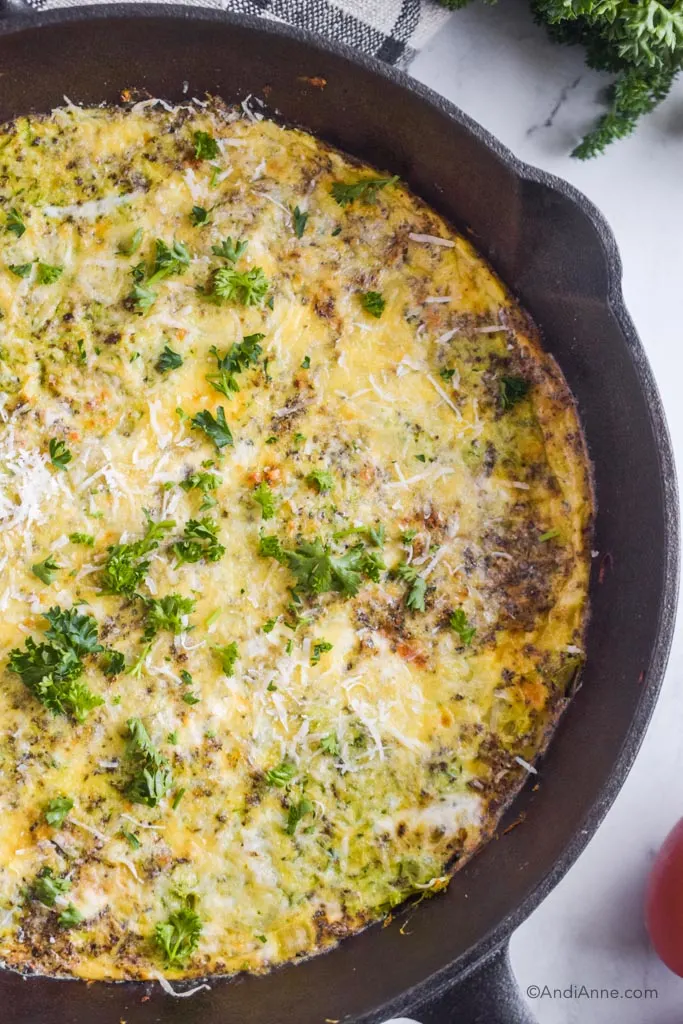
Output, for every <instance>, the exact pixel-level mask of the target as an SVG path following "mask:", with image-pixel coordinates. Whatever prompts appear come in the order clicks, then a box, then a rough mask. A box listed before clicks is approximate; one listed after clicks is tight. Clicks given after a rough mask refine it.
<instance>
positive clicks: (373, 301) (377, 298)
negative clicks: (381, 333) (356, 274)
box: [360, 292, 386, 320]
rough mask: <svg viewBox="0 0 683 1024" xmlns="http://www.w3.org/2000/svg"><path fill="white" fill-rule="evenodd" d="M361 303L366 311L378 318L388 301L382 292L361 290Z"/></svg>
mask: <svg viewBox="0 0 683 1024" xmlns="http://www.w3.org/2000/svg"><path fill="white" fill-rule="evenodd" d="M360 304H361V306H362V307H363V309H364V310H365V312H366V313H369V314H370V316H374V317H376V318H377V319H378V320H379V318H380V317H381V315H382V313H383V312H384V309H385V307H386V301H385V299H384V298H383V297H382V294H381V293H380V292H361V296H360Z"/></svg>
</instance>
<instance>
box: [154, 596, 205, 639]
mask: <svg viewBox="0 0 683 1024" xmlns="http://www.w3.org/2000/svg"><path fill="white" fill-rule="evenodd" d="M196 603H197V602H196V601H195V600H194V598H192V597H182V595H181V594H167V595H166V596H165V597H160V598H150V599H149V600H148V601H147V607H146V625H145V632H144V634H143V639H144V640H151V639H152V638H153V637H155V636H156V635H157V633H159V632H160V631H161V630H168V631H169V633H173V634H174V635H175V636H177V635H178V633H182V631H183V630H184V629H185V628H186V627H185V625H184V624H183V618H184V616H186V615H189V614H190V613H191V612H193V611H194V607H195V605H196Z"/></svg>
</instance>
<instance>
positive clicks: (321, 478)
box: [306, 469, 334, 494]
mask: <svg viewBox="0 0 683 1024" xmlns="http://www.w3.org/2000/svg"><path fill="white" fill-rule="evenodd" d="M306 483H307V484H310V486H311V487H315V489H316V490H317V492H318V494H329V493H330V491H331V490H332V488H333V487H334V477H333V476H332V474H331V473H330V472H328V470H326V469H312V470H311V471H310V473H309V474H308V476H307V477H306Z"/></svg>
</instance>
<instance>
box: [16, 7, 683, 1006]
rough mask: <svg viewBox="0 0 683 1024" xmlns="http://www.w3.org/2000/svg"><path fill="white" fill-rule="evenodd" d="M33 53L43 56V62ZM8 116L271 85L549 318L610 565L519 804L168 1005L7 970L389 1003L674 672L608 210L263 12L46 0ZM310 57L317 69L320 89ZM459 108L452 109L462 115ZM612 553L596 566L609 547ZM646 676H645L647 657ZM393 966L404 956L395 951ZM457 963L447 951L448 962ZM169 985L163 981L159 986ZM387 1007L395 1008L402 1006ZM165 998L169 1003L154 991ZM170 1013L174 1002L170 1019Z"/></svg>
mask: <svg viewBox="0 0 683 1024" xmlns="http://www.w3.org/2000/svg"><path fill="white" fill-rule="evenodd" d="M36 55H39V58H40V59H39V60H36ZM0 73H1V74H2V90H0V118H1V119H2V120H5V119H8V118H10V117H14V116H16V115H17V114H19V113H24V112H27V111H29V110H36V111H41V110H46V109H49V108H50V107H52V106H55V105H58V104H59V103H60V102H62V97H63V94H64V93H66V94H67V95H68V96H69V97H70V99H72V100H73V101H76V102H85V103H97V102H101V101H103V100H107V101H115V100H116V98H117V96H118V94H119V92H120V89H121V88H122V87H125V86H132V87H138V88H146V89H147V90H148V91H149V92H150V93H152V94H156V95H163V96H165V97H167V98H169V99H171V100H180V99H181V98H182V83H183V81H188V82H189V91H190V94H191V95H201V94H202V93H203V92H205V91H210V92H217V93H220V94H221V95H223V96H224V97H225V98H226V99H233V98H241V97H242V96H244V95H246V94H247V93H249V92H254V93H257V94H262V93H263V90H264V86H270V87H271V89H272V91H271V92H270V94H269V103H270V105H271V107H272V108H273V109H275V110H277V111H279V112H280V113H281V115H282V116H283V117H284V118H285V119H287V120H291V121H294V122H298V123H301V124H303V125H304V126H306V127H307V128H309V129H310V130H312V131H313V132H315V133H317V134H319V135H320V136H322V137H323V138H326V139H328V140H329V141H331V142H332V143H334V144H336V145H338V146H340V147H341V148H342V149H345V150H347V151H348V152H350V153H354V154H357V155H358V156H360V157H362V158H364V159H366V160H369V161H370V162H372V163H374V164H376V165H378V166H387V167H390V168H392V169H393V170H395V171H396V172H397V173H399V174H400V175H401V176H402V177H403V178H405V180H406V181H407V182H408V183H409V184H410V185H411V187H412V188H413V189H414V190H415V192H417V194H418V195H421V196H422V197H423V198H424V199H425V200H426V201H427V202H428V203H430V204H431V205H433V206H434V207H435V208H436V209H438V210H439V211H440V212H442V213H444V214H445V215H446V216H448V217H449V218H450V219H451V220H452V221H454V223H455V224H456V225H457V226H459V227H460V228H461V229H462V228H464V229H465V230H467V229H469V232H470V234H471V235H472V238H473V241H474V243H475V245H476V246H477V247H478V248H479V249H480V251H481V252H483V254H484V255H486V256H487V257H488V258H489V259H490V261H491V262H492V264H493V266H494V267H495V269H496V271H497V272H498V273H499V274H500V276H501V278H502V279H503V280H504V281H505V283H506V284H507V285H508V286H509V287H510V288H511V290H512V291H513V292H514V293H515V294H516V295H517V296H518V297H519V298H520V300H521V301H522V303H523V304H524V305H525V306H526V307H527V309H529V311H530V313H531V314H532V316H533V317H534V319H535V320H536V322H537V323H538V324H539V325H540V326H541V328H542V329H543V331H544V333H545V344H546V346H547V348H548V349H549V350H550V351H551V352H552V353H553V354H554V355H555V356H556V358H557V359H558V361H559V363H560V365H561V367H562V369H563V371H564V373H565V375H566V377H567V380H568V382H569V385H570V387H571V388H572V390H573V392H574V394H575V396H576V397H577V399H578V403H579V408H580V412H581V415H582V420H583V424H584V429H585V432H586V436H587V439H588V443H589V447H590V451H591V456H592V459H593V462H594V465H595V474H596V491H597V502H598V510H599V512H598V519H597V533H596V547H597V548H598V549H599V551H600V552H601V555H602V554H604V553H606V552H610V553H611V555H612V557H613V564H612V568H611V570H610V571H606V572H605V573H604V578H603V582H602V583H600V582H599V580H598V571H597V568H596V571H595V574H594V581H593V586H592V608H593V613H592V621H591V625H590V629H589V636H588V647H587V650H588V666H587V669H586V672H585V674H584V685H583V689H582V690H581V691H580V693H579V694H578V696H577V697H576V699H575V701H574V702H573V705H572V706H571V708H570V710H569V712H568V713H567V715H566V717H565V720H564V721H563V724H562V725H561V727H560V729H559V732H558V734H557V735H556V737H555V740H554V742H553V744H552V746H551V748H550V752H549V754H548V756H547V757H546V759H545V761H544V766H543V770H542V776H541V786H540V788H539V789H538V792H536V793H533V792H531V788H530V787H528V788H527V791H525V792H524V793H523V794H522V795H521V797H520V798H519V799H518V800H517V801H516V803H515V805H514V807H513V809H512V811H511V817H510V820H512V819H514V818H515V817H517V816H518V815H519V813H520V811H522V810H523V811H525V812H526V814H527V820H526V822H525V823H524V826H523V827H520V828H517V829H515V830H514V831H512V832H510V833H509V834H508V835H506V836H505V837H504V839H501V840H500V841H498V842H493V843H491V844H490V845H489V846H488V847H487V848H486V849H485V850H484V851H483V852H482V853H481V854H480V855H479V856H478V857H477V858H476V859H475V860H474V861H473V862H472V863H471V864H470V865H468V866H467V867H466V868H465V869H464V870H463V871H462V872H460V873H459V874H458V875H457V876H456V878H455V879H454V881H453V883H452V884H451V886H450V888H449V890H448V892H447V894H446V895H445V896H443V897H441V898H439V899H436V900H432V901H430V902H428V903H426V904H424V905H423V906H422V907H421V908H420V910H419V912H418V913H416V914H415V915H414V916H413V917H412V918H411V923H410V927H409V929H408V931H409V933H410V934H409V935H402V934H400V931H399V928H400V923H401V922H400V921H399V922H397V923H395V924H394V925H392V926H391V927H388V928H386V929H381V928H372V929H370V930H368V931H367V932H365V933H364V934H362V935H361V936H359V937H357V938H355V939H352V940H350V941H348V942H346V943H345V944H343V945H342V946H341V948H339V949H338V950H337V951H335V952H334V953H333V954H332V955H330V956H327V957H321V958H318V959H315V960H312V961H309V962H308V963H306V964H304V965H300V966H298V967H296V968H291V967H290V968H286V969H284V970H281V971H278V972H276V973H274V974H272V975H271V976H269V977H267V978H247V979H244V980H242V981H239V982H237V983H232V984H230V985H226V984H225V983H221V982H220V981H218V982H214V983H213V987H212V990H211V991H210V992H203V993H201V994H199V995H197V996H195V997H194V998H193V999H191V1000H190V1001H189V1002H181V1003H171V1002H169V1001H168V999H167V998H166V997H163V996H161V995H160V994H159V992H158V989H157V990H156V991H155V993H154V995H153V996H152V1000H151V1001H150V1002H146V1003H141V1002H140V1000H141V998H142V997H143V996H144V995H145V994H146V992H147V991H149V987H145V986H142V985H137V986H132V985H127V986H106V985H96V986H93V987H90V988H86V987H85V986H83V985H81V984H79V983H70V982H54V981H47V980H34V981H31V982H29V983H25V982H23V981H22V980H21V979H19V978H17V977H16V976H13V975H10V974H6V975H5V976H4V977H3V978H2V980H1V981H0V993H2V995H3V996H4V1000H3V1001H4V1004H5V1007H6V1008H7V1006H9V1007H10V1013H9V1017H8V1020H11V1021H13V1022H17V1024H19V1022H23V1021H29V1020H30V1021H31V1022H34V1021H38V1020H40V1021H41V1022H45V1024H51V1022H53V1021H54V1022H55V1024H56V1022H57V1021H59V1022H60V1024H65V1022H69V1021H74V1022H75V1021H83V1020H86V1019H93V1018H94V1017H95V1015H96V1014H97V1013H100V1012H101V1013H104V1019H106V1020H110V1019H111V1020H118V1019H119V1018H118V1017H117V1016H116V1015H117V1014H120V1015H121V1016H122V1017H123V1018H124V1019H126V1020H127V1021H128V1024H135V1022H138V1021H140V1022H141V1021H143V1020H144V1021H146V1022H147V1021H150V1020H155V1019H163V1020H168V1021H172V1020H175V1019H178V1020H181V1019H182V1020H183V1021H186V1022H192V1021H194V1020H196V1021H200V1020H201V1021H202V1024H212V1022H213V1021H216V1022H218V1021H219V1020H220V1021H221V1022H222V1024H223V1022H224V1024H230V1022H232V1021H235V1022H237V1021H240V1022H243V1021H252V1020H253V1021H255V1020H265V1021H268V1022H271V1021H287V1020H290V1019H291V1020H292V1021H294V1020H297V1021H298V1022H302V1024H306V1022H308V1021H311V1022H312V1021H320V1020H324V1019H325V1018H329V1019H340V1018H342V1017H344V1018H348V1017H351V1018H354V1019H363V1020H381V1019H383V1018H384V1017H386V1016H388V1015H389V1006H390V1007H391V1010H392V1011H397V1010H398V1009H399V1008H401V1007H406V1006H407V1005H409V1001H410V998H411V996H410V993H409V990H410V989H412V988H413V987H414V986H419V985H420V984H421V983H422V982H423V981H424V979H428V978H430V977H432V978H433V976H434V975H437V974H439V972H445V973H444V977H446V976H447V977H449V978H450V977H455V976H456V975H457V974H458V973H459V972H460V971H462V970H463V969H465V968H466V967H467V966H469V965H471V964H473V963H474V962H475V961H476V960H477V959H479V958H480V957H481V956H482V955H483V953H484V952H485V951H486V950H488V949H489V948H491V947H492V946H493V945H495V944H496V943H497V942H499V941H501V940H502V939H503V938H504V937H505V936H506V935H507V934H508V933H509V931H510V930H511V929H512V928H513V927H514V925H515V923H517V922H518V921H519V920H521V919H522V918H523V917H524V916H525V915H526V914H527V913H528V912H529V910H530V909H531V908H532V906H533V905H534V904H535V903H536V902H537V901H538V900H539V899H540V898H541V896H542V895H543V893H544V892H545V891H547V889H548V888H549V887H550V885H552V884H553V883H554V882H555V881H556V880H557V879H558V878H559V877H560V875H561V873H562V872H563V871H564V870H566V868H567V867H568V865H569V864H570V863H571V861H572V860H573V859H574V858H575V857H576V856H577V855H578V853H579V852H580V849H581V848H582V847H583V845H584V844H585V841H586V840H587V838H588V836H589V835H590V833H591V832H592V831H593V829H594V828H595V826H596V825H597V822H598V821H599V820H600V817H601V816H602V814H603V813H604V811H605V810H606V808H607V806H608V805H609V803H610V802H611V799H613V797H614V796H615V795H616V792H617V790H618V787H619V785H620V783H621V781H622V780H623V777H624V775H625V773H626V770H627V768H628V766H629V764H630V761H631V760H632V758H633V756H634V754H635V751H636V749H637V746H638V743H639V740H640V738H641V736H642V733H643V731H644V728H645V725H646V722H647V718H648V717H649V713H650V711H651V708H652V705H653V703H654V699H655V697H656V692H657V689H658V685H659V682H660V679H661V673H662V671H663V667H664V663H665V660H666V654H667V650H668V641H669V639H670V634H671V628H672V620H673V611H674V604H675V589H676V579H677V555H676V552H677V522H676V507H675V504H676V499H675V480H674V476H673V469H672V460H671V454H670V450H669V446H668V439H667V436H666V429H665V426H664V422H663V419H662V415H661V410H660V407H659V402H658V398H657V396H656V392H655V390H654V385H653V383H652V380H651V376H650V373H649V369H648V367H647V364H646V362H645V360H644V356H643V354H642V350H641V349H640V346H639V343H638V342H637V339H636V337H635V334H634V332H633V329H632V326H631V325H630V322H629V321H628V318H627V316H626V314H625V313H624V311H623V308H622V307H621V303H620V297H619V294H618V278H619V265H618V259H617V257H616V254H615V251H614V247H613V242H612V240H611V237H610V236H609V233H608V232H607V231H606V229H605V228H604V226H603V224H602V222H601V221H600V219H599V217H598V216H597V215H596V214H595V212H594V211H593V210H592V209H591V208H590V206H589V204H587V203H586V202H585V201H584V200H582V199H580V200H579V202H578V203H577V197H576V194H575V193H573V192H572V190H571V189H569V188H568V187H566V186H560V187H559V188H558V187H557V183H555V182H552V181H551V180H549V179H546V178H545V177H544V176H543V175H541V174H538V173H536V172H531V171H529V170H528V169H526V168H523V167H521V166H520V165H515V164H514V162H513V161H511V160H510V159H509V158H508V156H507V154H505V153H504V151H502V150H501V149H500V148H497V147H496V148H494V147H492V146H491V142H490V140H489V139H488V136H486V135H485V133H483V132H482V131H481V129H478V128H476V126H474V127H473V126H472V125H471V123H470V122H468V120H467V119H466V118H464V117H463V116H462V115H460V114H458V113H457V112H454V111H453V108H450V107H449V106H448V104H446V103H444V102H442V101H440V100H439V99H438V98H436V97H433V96H431V95H430V94H428V93H427V92H426V90H423V89H421V88H419V87H417V88H413V90H412V91H407V90H406V88H405V85H404V80H403V79H402V78H401V76H400V75H398V74H396V73H392V72H385V73H384V75H379V74H378V73H377V71H376V70H375V69H374V66H373V65H372V63H371V62H359V61H357V59H353V60H352V59H351V58H349V57H348V56H345V55H340V54H339V53H337V52H334V51H332V50H327V49H325V48H320V49H315V48H313V47H312V46H311V44H310V43H309V41H308V40H307V39H305V38H298V37H297V36H296V34H295V33H291V32H288V31H275V32H273V33H269V32H265V31H264V28H263V25H262V23H260V22H256V21H252V22H249V21H243V22H239V23H238V22H236V21H233V20H229V19H227V18H226V17H225V16H222V15H215V14H212V13H210V12H205V11H197V10H195V11H194V12H192V15H190V14H189V12H188V11H187V10H182V9H176V11H175V12H173V11H172V9H161V8H140V7H136V8H132V9H130V8H129V9H128V11H127V12H126V14H125V16H124V15H122V14H121V11H120V9H119V11H118V12H117V13H116V14H113V13H112V10H111V9H107V8H98V9H97V10H96V11H95V12H92V11H91V12H87V17H84V16H83V12H82V11H77V12H69V13H59V14H51V15H47V16H43V17H42V18H40V19H38V22H37V23H36V24H35V26H26V27H24V28H23V29H21V28H18V29H14V30H12V28H9V29H6V30H5V31H4V32H3V34H2V37H0ZM302 76H323V77H324V78H325V79H326V80H327V86H326V88H325V89H324V90H322V91H321V90H320V89H317V88H315V87H312V86H311V85H310V84H308V83H307V82H305V81H302ZM454 115H455V116H454ZM599 561H600V560H599V559H596V566H597V563H598V562H599ZM643 671H644V672H645V677H644V679H643V680H641V672H643ZM389 965H390V966H389ZM449 965H450V966H449ZM162 999H163V1000H164V1002H163V1004H162ZM387 1004H389V1005H387ZM162 1005H163V1010H161V1009H160V1007H161V1006H162ZM160 1014H162V1015H163V1016H160Z"/></svg>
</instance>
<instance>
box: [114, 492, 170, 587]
mask: <svg viewBox="0 0 683 1024" xmlns="http://www.w3.org/2000/svg"><path fill="white" fill-rule="evenodd" d="M145 515H146V516H147V530H146V532H145V535H144V537H142V539H141V540H138V541H134V542H133V543H132V544H112V545H111V546H110V547H109V548H108V551H109V554H108V556H107V561H106V562H105V565H104V569H103V570H102V572H101V573H100V585H101V587H102V589H103V590H104V591H105V592H106V593H109V594H129V595H130V594H134V593H135V591H136V590H137V588H138V587H139V586H140V584H141V583H142V581H143V580H144V578H145V576H146V575H147V571H148V570H149V565H150V560H149V558H148V557H147V555H149V554H150V553H151V552H152V551H155V550H156V549H157V548H158V547H159V542H160V541H161V540H162V539H163V538H164V537H165V536H166V534H167V533H168V532H169V530H172V529H173V527H174V526H175V520H173V519H165V520H161V521H160V522H157V523H155V522H152V520H151V519H150V516H149V513H148V512H147V511H145Z"/></svg>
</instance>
